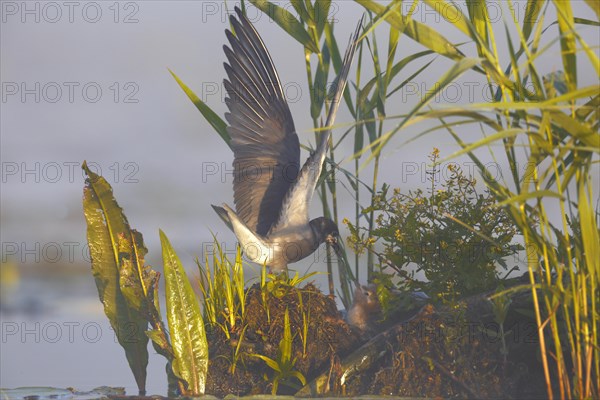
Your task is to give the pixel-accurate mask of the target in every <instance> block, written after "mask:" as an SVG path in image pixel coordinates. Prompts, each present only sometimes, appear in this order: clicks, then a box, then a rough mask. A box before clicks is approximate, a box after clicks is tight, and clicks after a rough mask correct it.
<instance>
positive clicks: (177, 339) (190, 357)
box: [160, 231, 208, 396]
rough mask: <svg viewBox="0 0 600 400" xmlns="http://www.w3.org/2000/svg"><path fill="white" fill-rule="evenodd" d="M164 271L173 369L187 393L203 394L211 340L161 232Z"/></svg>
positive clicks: (190, 288) (172, 251)
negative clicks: (181, 380)
mask: <svg viewBox="0 0 600 400" xmlns="http://www.w3.org/2000/svg"><path fill="white" fill-rule="evenodd" d="M160 242H161V245H162V255H163V263H164V270H165V290H166V296H167V320H168V321H169V330H170V331H171V340H172V346H173V354H174V356H175V357H174V359H173V371H174V372H175V374H176V375H177V376H178V377H180V378H181V379H183V380H184V381H185V382H186V385H185V388H184V390H183V393H182V394H184V395H188V396H189V395H195V396H198V395H201V394H204V388H205V385H206V374H207V371H208V343H207V340H206V332H205V330H204V321H203V319H202V313H201V311H200V303H199V302H198V299H197V298H196V294H195V293H194V291H193V289H192V285H191V284H190V281H189V280H188V278H187V275H186V273H185V269H184V268H183V266H182V265H181V261H179V257H177V254H175V251H174V250H173V247H171V243H169V239H167V236H166V235H165V234H164V233H163V231H160Z"/></svg>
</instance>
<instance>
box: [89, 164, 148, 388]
mask: <svg viewBox="0 0 600 400" xmlns="http://www.w3.org/2000/svg"><path fill="white" fill-rule="evenodd" d="M82 168H83V170H84V171H85V173H86V175H87V176H88V178H87V179H86V185H85V187H84V190H83V213H84V215H85V219H86V222H87V240H88V245H89V248H90V257H91V260H92V273H93V275H94V279H95V280H96V287H97V289H98V295H99V297H100V301H101V302H102V304H103V305H104V313H105V314H106V316H107V317H108V319H109V321H110V324H111V326H112V328H113V330H114V331H115V334H116V336H117V340H118V341H119V344H120V345H121V347H123V349H124V350H125V355H126V357H127V362H128V363H129V367H130V368H131V371H132V372H133V375H134V377H135V381H136V383H137V386H138V389H139V391H140V394H143V393H145V392H146V367H147V365H148V337H147V336H146V334H145V332H146V328H147V327H148V322H147V321H146V319H145V318H143V316H142V315H140V313H139V312H137V311H136V310H135V309H134V308H132V307H131V306H129V304H128V303H127V301H126V299H125V297H124V296H123V293H122V292H121V289H120V287H119V235H121V234H124V235H131V229H130V228H129V223H128V222H127V218H126V217H125V214H124V213H123V210H122V209H121V207H119V204H118V203H117V201H116V200H115V198H114V196H113V194H112V188H111V187H110V185H109V184H108V182H106V180H105V179H104V178H103V177H101V176H99V175H96V174H95V173H93V172H92V171H90V170H89V168H88V166H87V164H86V163H85V162H84V163H83V166H82Z"/></svg>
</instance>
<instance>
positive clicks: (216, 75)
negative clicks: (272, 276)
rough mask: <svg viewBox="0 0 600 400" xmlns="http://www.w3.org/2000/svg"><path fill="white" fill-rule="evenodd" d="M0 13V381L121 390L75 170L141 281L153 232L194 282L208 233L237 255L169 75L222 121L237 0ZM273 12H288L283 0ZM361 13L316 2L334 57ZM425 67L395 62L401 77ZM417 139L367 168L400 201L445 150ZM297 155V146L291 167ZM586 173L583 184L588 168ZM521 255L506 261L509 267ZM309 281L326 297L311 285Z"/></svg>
mask: <svg viewBox="0 0 600 400" xmlns="http://www.w3.org/2000/svg"><path fill="white" fill-rule="evenodd" d="M525 3H526V2H523V1H515V2H514V7H515V9H516V10H518V11H519V12H521V13H524V10H525ZM0 4H1V12H2V16H1V18H2V25H1V32H0V33H1V46H0V58H1V62H0V68H1V82H2V101H1V104H0V106H1V110H0V134H1V139H0V140H1V150H0V156H1V164H2V182H1V184H2V189H1V195H0V200H1V210H0V221H1V227H0V234H1V243H2V270H1V271H2V275H1V284H2V290H1V298H0V301H1V302H0V319H1V324H2V341H1V343H0V345H1V352H0V354H1V362H0V387H4V388H14V387H18V386H54V387H76V388H78V389H81V390H90V389H92V388H94V387H97V386H101V385H109V386H124V387H125V388H126V389H127V392H128V393H129V394H133V393H136V386H135V383H134V380H133V378H132V375H131V373H130V371H129V368H128V366H127V362H126V360H125V357H124V356H123V355H124V354H123V351H122V350H121V348H120V346H119V345H118V344H117V342H116V339H115V337H114V334H113V333H112V331H111V330H110V326H109V324H108V321H107V320H106V318H105V317H104V314H103V311H102V306H101V303H100V302H99V301H98V297H97V291H96V288H95V285H94V281H93V278H92V276H91V273H90V265H89V256H88V250H87V243H86V226H85V220H84V217H83V213H82V206H81V200H82V190H83V186H84V177H83V174H82V170H81V164H82V162H83V161H84V160H87V162H88V165H89V166H90V168H91V169H92V170H93V171H95V172H97V173H100V174H102V175H103V176H104V177H105V178H106V179H107V181H108V182H109V183H110V184H111V185H112V187H113V190H114V194H115V196H116V198H117V201H118V202H119V204H120V205H121V207H123V208H124V210H125V213H126V215H127V217H128V220H129V222H130V224H131V226H132V227H133V228H135V229H137V230H139V231H140V232H142V233H143V235H144V240H145V243H146V246H147V247H148V249H149V255H148V257H147V258H146V261H147V262H148V263H149V264H150V265H152V266H153V267H154V268H156V269H157V270H161V269H162V268H161V264H162V261H161V256H160V242H159V238H158V229H159V228H160V229H162V230H163V231H165V233H166V234H167V235H168V236H169V239H170V241H171V243H172V244H173V246H174V247H175V249H176V250H177V252H178V254H179V256H180V257H181V259H182V261H183V263H184V265H185V266H186V267H187V269H188V271H189V273H190V275H191V276H192V277H194V276H197V269H196V267H195V264H194V260H195V258H196V257H199V258H200V259H203V254H204V252H205V251H207V250H210V249H211V248H212V245H213V239H212V233H214V234H216V235H217V238H218V240H219V242H220V243H221V244H222V246H223V248H224V249H225V251H226V252H228V253H230V254H233V253H234V252H235V243H236V242H235V238H234V235H233V234H232V233H231V232H229V231H228V230H227V228H226V227H225V226H224V224H223V223H222V222H221V221H220V220H219V219H218V217H217V216H216V214H215V213H214V212H213V210H212V209H211V207H210V204H211V203H212V204H220V203H222V202H227V203H228V204H230V205H233V190H232V180H233V178H232V175H231V172H232V171H231V162H232V154H231V152H230V150H229V148H228V147H227V146H226V144H225V143H224V142H223V141H222V140H221V138H220V137H219V136H218V135H216V133H215V132H214V131H213V130H212V128H211V127H210V126H209V125H208V124H207V123H206V122H205V120H204V119H203V117H202V116H201V115H200V113H199V112H198V111H197V109H196V108H195V107H194V105H193V104H192V103H191V102H190V101H189V100H188V98H187V97H186V95H185V94H184V93H183V91H182V90H181V89H180V88H179V86H178V85H177V83H176V82H175V80H174V79H173V78H172V77H171V75H170V74H169V71H168V69H171V70H172V71H173V72H175V73H176V74H177V75H178V76H179V77H180V78H181V79H182V80H183V82H185V83H186V84H187V85H188V86H189V87H190V88H191V89H192V90H194V91H195V92H196V94H197V95H198V96H200V98H201V99H203V100H204V101H205V102H206V103H207V104H208V105H209V106H210V107H212V108H213V110H214V111H215V112H216V113H217V114H219V115H223V113H224V112H225V110H226V107H225V104H224V101H223V99H224V97H225V93H224V90H223V86H222V80H223V78H224V76H225V72H224V69H223V67H222V63H223V61H224V60H225V56H224V54H223V51H222V46H223V44H225V43H226V38H225V34H224V29H226V28H227V27H228V26H229V24H228V20H227V18H228V15H229V14H230V13H231V12H233V6H234V5H235V4H237V3H234V2H227V4H225V3H223V2H221V1H202V2H190V1H136V2H129V1H122V2H105V1H102V2H79V1H74V2H46V1H25V2H22V1H18V2H17V1H4V0H2V1H1V2H0ZM277 4H278V5H280V6H283V7H286V8H287V9H288V10H290V11H292V8H291V6H290V5H289V4H288V3H287V2H278V3H277ZM489 4H490V5H491V7H493V5H494V4H496V3H494V2H490V3H489ZM407 6H409V5H407ZM420 7H421V8H418V9H417V10H416V11H415V12H414V14H413V18H415V19H418V20H419V21H420V22H423V23H427V24H436V23H440V22H441V21H440V20H439V19H440V18H439V16H437V15H436V14H435V13H433V12H431V11H430V10H427V8H425V7H424V6H423V5H420ZM462 7H463V9H464V5H463V6H462ZM573 7H575V9H574V14H575V16H582V17H584V16H585V13H587V12H588V8H587V6H586V5H585V3H584V2H574V3H573ZM362 12H363V9H362V8H361V7H360V6H358V5H357V4H354V3H351V2H345V1H338V2H335V1H334V2H333V3H332V7H331V12H330V18H331V19H334V20H335V21H336V28H335V33H336V36H337V38H338V42H339V44H340V47H341V49H340V50H341V51H343V50H344V48H345V44H346V38H348V37H349V35H350V33H351V31H352V30H353V29H354V27H355V24H356V22H357V21H358V19H359V18H360V16H361V14H362ZM490 14H491V15H494V14H495V15H496V16H497V17H496V18H495V23H496V24H503V23H504V22H506V21H508V20H509V19H510V17H509V16H508V14H507V13H506V9H505V8H504V6H502V5H501V2H498V3H497V7H493V9H490ZM248 16H249V18H250V20H251V21H252V22H253V23H254V24H255V26H256V28H257V30H258V32H259V33H260V34H261V36H262V37H263V39H264V41H265V43H266V45H267V48H268V49H269V51H270V53H271V56H272V58H273V61H274V63H275V65H276V67H277V70H278V72H279V75H280V78H281V81H282V84H283V86H284V89H285V93H286V96H287V97H288V101H289V104H290V108H291V110H292V114H293V115H294V118H295V124H296V129H297V130H298V135H299V137H300V141H301V143H303V144H307V145H311V144H314V134H313V132H312V131H311V128H312V121H311V118H310V112H309V105H310V100H309V96H308V93H307V89H306V88H307V85H306V72H305V66H304V52H303V49H302V47H301V45H300V44H299V43H297V42H295V41H294V40H293V39H291V38H290V37H289V36H288V35H286V34H282V32H281V28H280V27H279V26H277V25H276V24H275V23H273V22H272V21H270V20H269V18H268V17H267V16H266V15H264V14H262V13H261V12H260V11H259V10H257V9H256V8H254V7H252V6H248ZM550 22H551V21H550V19H549V22H548V24H550ZM511 24H512V23H509V24H508V26H509V28H510V25H511ZM509 30H510V29H509ZM442 33H444V34H445V35H446V38H448V39H449V40H450V41H452V42H454V43H460V42H462V41H464V40H465V38H464V37H463V36H462V35H461V34H460V32H458V31H454V30H452V31H448V32H443V31H442ZM580 34H581V35H582V36H583V37H584V38H585V39H586V40H587V42H588V44H589V45H590V46H592V47H593V48H594V49H595V50H596V51H598V42H599V40H598V29H597V27H589V26H588V27H585V26H584V27H581V30H580ZM377 40H378V43H379V47H380V48H381V49H386V48H387V30H382V32H381V34H379V33H378V37H377ZM497 40H499V41H501V39H497ZM468 45H469V46H472V44H468ZM505 47H506V46H502V47H501V48H500V49H499V51H501V52H502V51H505ZM420 50H423V48H422V47H420V46H419V45H417V44H415V43H414V42H412V41H411V40H410V39H409V38H408V37H401V38H400V44H399V50H398V52H399V54H400V56H401V57H404V56H405V55H406V54H411V53H414V52H416V51H420ZM559 51H560V49H559V48H558V46H557V45H555V46H554V50H550V51H548V52H546V53H545V54H544V57H547V59H548V60H547V63H546V64H544V65H547V71H543V73H544V74H546V73H552V72H557V71H556V70H555V67H556V66H558V65H561V63H560V60H559V58H560V53H559ZM427 61H429V59H424V60H423V61H422V63H417V64H418V65H417V64H415V65H414V66H412V68H409V69H407V71H406V72H403V74H404V77H403V78H402V79H404V78H406V77H408V76H410V74H411V73H412V72H414V71H416V70H417V69H418V68H420V67H421V66H422V65H424V63H425V62H427ZM507 63H508V59H507ZM451 65H452V62H451V61H449V60H446V59H441V58H440V59H436V60H435V62H434V63H433V64H432V66H431V67H429V74H428V75H429V76H431V80H430V81H415V82H411V84H409V85H407V86H406V87H405V88H404V89H403V90H402V92H401V93H399V94H397V95H396V99H397V108H396V109H394V110H389V109H388V110H387V111H388V114H390V115H399V114H403V113H406V112H408V111H409V110H410V108H411V107H412V105H414V104H416V103H417V102H418V101H419V99H420V98H421V96H422V95H423V94H424V93H426V92H427V91H428V90H431V89H432V85H433V83H434V82H435V81H436V80H437V79H438V78H439V77H440V76H441V75H442V74H443V73H444V72H445V71H446V70H447V69H448V68H449V67H450V66H451ZM540 65H541V64H540ZM585 68H589V65H587V64H586V65H585V66H584V68H582V70H580V71H578V72H579V76H580V80H581V85H582V86H583V85H587V84H590V81H589V80H593V79H596V78H595V77H596V76H597V75H596V74H595V72H593V71H591V70H590V71H586V70H585ZM332 75H333V73H330V76H329V80H330V81H332V80H333V76H332ZM420 76H423V75H420ZM368 78H370V77H368ZM470 78H472V75H470ZM353 79H354V75H353V73H352V72H351V73H350V80H353ZM363 79H364V78H363ZM487 93H488V88H487V87H486V85H485V82H484V77H481V80H480V81H468V80H462V81H457V82H456V84H453V85H451V86H450V87H449V88H448V89H447V90H446V91H445V92H443V93H442V94H441V95H440V96H438V97H437V98H435V99H434V101H433V103H432V106H433V107H438V106H442V105H444V104H466V103H473V102H482V101H486V96H487ZM388 104H390V103H388ZM393 104H396V103H393ZM350 122H351V117H350V114H349V112H348V111H347V110H346V109H345V108H344V107H341V109H340V113H339V114H338V117H337V123H338V124H340V125H343V124H344V123H350ZM386 124H387V125H386V126H387V127H388V129H391V128H393V127H394V121H389V122H387V123H386ZM426 128H427V125H425V124H422V125H419V126H417V127H415V126H412V127H410V128H408V129H406V130H404V131H403V132H400V133H399V134H398V135H396V136H395V137H394V139H393V141H392V142H391V143H390V145H388V147H387V148H386V150H387V153H385V155H384V157H383V158H382V160H381V164H380V167H379V168H380V175H379V182H380V184H381V183H384V182H385V183H388V184H390V185H391V186H392V187H399V188H401V189H402V190H408V189H415V188H424V187H426V184H427V183H426V174H425V171H426V170H427V168H428V167H427V162H428V159H427V155H428V154H429V153H430V152H431V151H432V149H433V147H437V148H439V149H440V150H441V154H442V157H445V156H448V155H450V154H451V153H452V152H454V151H456V150H457V149H458V148H457V146H456V144H455V142H454V140H453V139H452V138H451V137H450V136H448V135H446V134H443V133H441V132H435V133H433V134H429V135H427V136H424V137H422V138H420V139H418V140H415V141H412V142H410V143H405V142H406V141H408V140H409V139H411V138H414V137H415V136H416V135H417V134H418V133H420V132H422V131H423V130H425V129H426ZM341 131H342V129H339V130H337V131H334V138H335V137H336V135H339V133H340V132H341ZM480 137H481V133H480V132H479V131H474V132H465V136H464V140H465V141H473V140H475V139H478V138H480ZM344 146H345V147H344ZM352 151H353V149H352V144H351V142H350V141H348V142H347V143H346V144H344V145H343V146H342V147H341V148H340V150H338V152H337V154H344V155H346V156H347V158H346V159H345V160H336V161H338V162H340V165H341V167H343V168H348V169H351V166H352V165H353V161H351V160H350V159H349V158H350V156H351V155H352ZM307 156H308V153H307V152H303V153H302V156H301V159H302V161H303V160H304V159H305V158H306V157H307ZM488 159H489V161H490V164H489V165H490V170H492V169H494V171H496V172H495V173H497V174H501V173H502V171H503V170H505V169H506V165H505V164H503V162H504V161H503V160H494V159H493V158H492V157H491V156H489V158H488ZM454 162H457V163H459V164H460V165H461V166H462V167H463V169H464V170H465V171H466V172H467V173H469V172H471V173H474V171H475V168H474V165H473V164H472V163H470V162H469V160H468V159H456V160H454ZM371 168H372V166H367V167H366V168H365V170H364V172H363V174H364V176H370V175H371V174H372V172H371V171H372V169H371ZM594 173H595V174H596V175H598V171H597V170H596V171H595V172H594ZM341 183H345V182H343V181H342V182H341ZM341 196H344V193H342V194H341ZM365 199H367V196H365ZM341 204H342V205H343V207H342V209H340V211H339V212H340V216H341V217H345V216H348V217H350V216H352V215H353V213H354V200H353V199H352V198H351V197H349V196H348V197H347V198H345V200H344V201H341ZM366 205H367V204H363V206H366ZM312 210H313V212H312V216H313V217H316V216H319V215H321V214H322V210H321V207H320V202H319V201H313V204H312ZM342 236H346V232H344V231H343V232H342ZM324 259H325V251H324V249H323V248H321V249H320V251H319V252H317V254H316V255H315V256H314V257H311V258H309V259H307V260H304V261H303V262H302V263H298V264H296V265H294V268H296V269H297V270H298V271H299V272H300V273H304V272H306V271H324V270H325V263H324V261H323V260H324ZM520 262H521V261H520V260H518V259H515V262H514V264H519V263H520ZM252 275H253V272H252V271H249V274H248V276H249V277H250V276H252ZM317 279H318V280H320V281H321V282H322V283H321V286H322V288H323V289H325V288H326V283H325V282H326V280H325V277H324V276H323V277H317ZM148 376H149V379H148V393H150V394H166V380H165V375H164V361H163V359H162V357H159V356H156V355H154V354H152V355H151V360H150V365H149V370H148Z"/></svg>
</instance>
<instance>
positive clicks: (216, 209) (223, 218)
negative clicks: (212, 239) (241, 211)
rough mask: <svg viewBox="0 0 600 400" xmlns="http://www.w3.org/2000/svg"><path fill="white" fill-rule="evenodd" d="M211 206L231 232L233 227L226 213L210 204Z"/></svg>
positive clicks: (221, 208)
mask: <svg viewBox="0 0 600 400" xmlns="http://www.w3.org/2000/svg"><path fill="white" fill-rule="evenodd" d="M211 206H212V208H213V210H215V212H216V213H217V215H218V216H219V217H220V218H221V219H222V220H223V222H225V225H227V227H228V228H229V229H231V230H232V231H233V225H232V224H231V219H230V218H229V214H227V211H226V210H225V209H224V208H223V207H219V206H215V205H214V204H211Z"/></svg>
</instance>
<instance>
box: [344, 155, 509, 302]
mask: <svg viewBox="0 0 600 400" xmlns="http://www.w3.org/2000/svg"><path fill="white" fill-rule="evenodd" d="M438 158H439V152H438V150H437V149H435V150H434V152H433V153H432V154H431V156H430V160H431V162H432V163H433V167H432V169H431V170H430V171H428V180H429V182H430V183H431V186H430V187H429V189H428V191H429V193H428V194H427V195H424V193H423V191H422V190H421V189H418V190H416V191H409V192H408V194H407V195H403V194H401V193H400V190H399V189H396V190H394V192H393V194H391V195H389V194H388V191H389V187H388V186H385V185H384V187H383V189H382V191H380V192H379V193H378V194H377V196H376V197H375V201H374V203H373V205H372V206H371V207H368V208H366V209H365V210H364V213H371V212H375V213H376V215H377V217H376V227H375V228H374V229H373V230H372V231H371V233H370V234H369V232H368V230H367V229H366V228H361V227H356V226H353V225H352V224H350V223H349V228H350V231H351V233H352V235H351V236H350V238H349V239H348V240H349V243H350V244H351V246H352V247H353V248H354V249H355V250H356V251H357V252H361V251H364V250H369V251H372V252H373V253H374V254H376V255H377V257H378V258H379V260H380V263H381V268H382V269H385V268H387V267H389V269H391V270H392V271H394V273H395V274H396V275H398V276H399V277H403V278H404V283H405V286H406V287H407V288H408V289H412V290H425V291H426V292H427V293H428V294H429V295H430V296H431V297H432V298H433V299H434V300H437V301H443V302H450V301H454V300H456V299H458V298H460V297H463V296H466V295H470V294H475V293H481V292H482V291H485V290H490V289H493V288H495V287H496V286H497V284H498V281H499V280H498V275H497V273H496V267H497V266H498V265H502V266H503V267H504V268H506V263H505V261H504V258H505V257H507V256H508V255H510V254H513V253H514V247H513V246H511V241H512V239H513V236H514V235H515V233H516V231H517V230H516V227H515V225H514V224H513V223H512V221H511V219H510V216H509V215H508V214H507V213H506V211H504V210H503V209H501V208H498V207H496V206H495V203H496V201H495V198H494V196H493V195H492V194H490V193H489V192H488V191H486V192H485V193H478V191H477V189H476V181H475V179H474V178H472V177H465V176H464V174H463V172H462V171H461V169H460V168H459V167H457V166H456V165H455V164H449V165H448V166H447V170H446V171H445V173H444V174H443V175H444V176H447V178H446V180H445V181H444V182H440V175H441V172H440V167H439V164H437V163H438V161H439V160H438ZM375 243H379V244H380V245H381V246H382V247H383V250H382V251H381V252H379V251H378V250H376V249H375V246H374V245H375ZM409 266H416V271H413V272H410V273H409V272H408V270H407V267H409ZM419 271H422V272H423V273H424V274H425V277H426V279H427V281H420V280H417V279H416V278H414V275H415V274H414V272H419ZM384 299H385V296H384Z"/></svg>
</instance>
